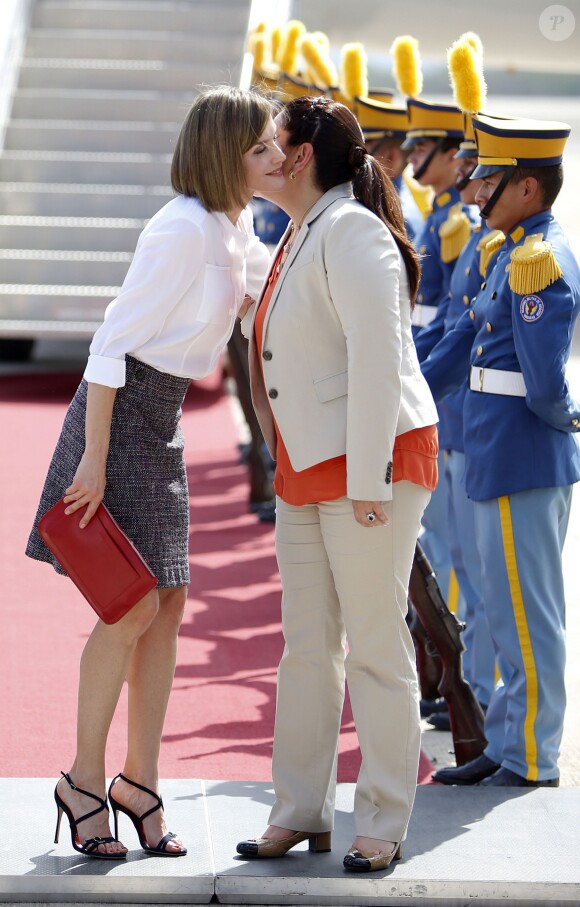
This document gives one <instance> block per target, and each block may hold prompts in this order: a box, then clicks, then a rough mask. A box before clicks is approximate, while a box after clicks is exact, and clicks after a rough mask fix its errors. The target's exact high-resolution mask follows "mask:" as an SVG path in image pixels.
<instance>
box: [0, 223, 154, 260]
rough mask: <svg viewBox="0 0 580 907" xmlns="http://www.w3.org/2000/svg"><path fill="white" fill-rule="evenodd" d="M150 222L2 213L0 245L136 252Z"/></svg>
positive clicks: (25, 247) (26, 247)
mask: <svg viewBox="0 0 580 907" xmlns="http://www.w3.org/2000/svg"><path fill="white" fill-rule="evenodd" d="M146 223H147V221H146V220H145V219H142V218H112V217H23V216H20V217H8V216H5V215H1V216H0V247H2V248H20V249H69V250H82V249H84V250H100V251H111V252H114V251H119V252H134V251H135V246H136V245H137V240H138V238H139V234H140V233H141V231H142V230H143V227H144V226H145V224H146Z"/></svg>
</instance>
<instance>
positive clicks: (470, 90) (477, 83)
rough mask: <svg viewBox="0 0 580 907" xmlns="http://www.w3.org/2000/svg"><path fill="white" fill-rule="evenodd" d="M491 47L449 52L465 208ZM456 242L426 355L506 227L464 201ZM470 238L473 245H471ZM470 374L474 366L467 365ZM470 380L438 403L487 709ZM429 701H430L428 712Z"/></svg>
mask: <svg viewBox="0 0 580 907" xmlns="http://www.w3.org/2000/svg"><path fill="white" fill-rule="evenodd" d="M482 57H483V48H482V47H481V41H480V40H479V38H478V36H477V35H473V34H469V35H462V37H461V38H459V40H458V41H456V42H455V44H454V45H453V46H452V47H451V48H450V49H449V50H448V52H447V61H448V67H449V75H450V77H451V84H452V87H453V93H454V99H455V102H456V104H457V106H458V107H459V108H460V109H461V110H463V111H464V115H463V132H464V137H463V141H462V142H461V144H460V146H459V151H458V152H457V153H456V155H455V167H456V174H457V179H456V183H455V188H456V189H457V190H458V191H459V194H460V197H461V201H462V202H463V204H464V205H474V204H475V195H476V192H477V188H478V185H479V183H478V181H476V180H471V179H470V176H471V175H472V173H473V171H474V170H475V168H476V166H477V145H476V143H475V136H474V134H473V124H472V114H473V113H475V112H477V111H479V110H481V109H482V108H483V107H484V104H485V96H486V89H485V80H484V78H483V70H482V63H481V60H482ZM444 231H447V235H448V236H450V237H452V238H453V240H454V242H455V243H456V244H457V245H459V246H463V248H462V251H461V252H460V253H459V257H458V258H457V261H456V264H455V267H454V269H453V274H452V275H451V282H450V286H449V299H448V302H446V303H445V304H440V306H439V311H438V314H437V316H436V318H435V319H434V320H433V321H432V322H431V324H430V325H429V326H428V327H426V328H424V329H423V330H422V331H420V333H419V334H418V335H417V336H416V337H415V344H416V347H417V354H418V356H419V360H420V361H422V360H423V359H425V358H426V356H427V354H428V353H429V351H430V350H431V349H432V348H433V346H434V345H435V344H436V343H437V341H438V340H439V339H441V337H442V336H443V335H444V334H447V333H449V331H451V330H452V329H453V328H454V327H455V324H456V323H457V321H458V320H459V319H460V318H461V316H462V315H463V313H464V312H465V311H466V309H469V308H470V306H471V303H472V299H473V298H474V297H475V296H476V294H477V293H478V292H479V289H480V286H481V283H482V281H483V280H484V279H485V278H486V276H487V274H488V273H489V271H490V269H491V267H492V266H493V261H494V252H495V253H497V251H498V250H499V247H500V245H501V244H502V243H503V241H504V239H505V237H504V235H503V233H501V231H499V230H493V231H491V230H490V228H489V227H488V226H487V224H485V222H483V225H482V222H481V219H479V223H477V224H472V223H471V222H470V221H469V219H468V217H467V216H466V214H465V212H464V211H462V209H461V205H457V206H456V207H455V208H452V209H451V212H450V216H449V217H448V219H447V221H446V222H445V224H444V225H443V227H442V228H441V232H442V233H443V232H444ZM464 243H465V245H464ZM465 374H466V377H467V369H466V373H465ZM466 390H467V381H465V383H464V384H463V386H462V387H460V388H459V389H458V390H456V391H454V392H453V393H451V394H449V395H448V396H447V397H445V398H444V399H443V400H441V401H439V402H438V405H437V410H438V413H439V444H440V447H441V449H442V450H444V451H445V454H446V456H445V460H444V466H443V470H444V476H445V481H446V486H447V505H448V510H447V515H448V532H449V542H450V554H451V563H452V565H453V569H454V571H455V575H456V577H457V583H458V585H459V589H460V591H461V599H462V603H463V608H462V610H461V611H460V613H459V614H458V616H459V617H460V618H461V619H462V620H463V621H464V622H465V630H464V632H463V637H462V638H463V643H464V645H465V651H464V653H463V657H462V664H463V671H464V674H465V678H466V680H467V681H469V683H470V684H471V687H472V689H473V691H474V693H475V695H476V697H477V699H478V701H479V703H480V705H481V706H482V708H483V709H484V710H485V709H486V708H487V706H488V705H489V701H490V699H491V694H492V692H493V688H494V685H495V655H494V650H493V644H492V641H491V636H490V632H489V626H488V623H487V617H486V614H485V609H484V607H483V595H482V588H481V564H480V560H479V552H478V550H477V545H476V539H475V520H474V511H473V501H471V500H470V499H469V498H468V496H467V494H466V492H465V488H464V486H463V481H462V480H463V473H464V470H465V453H464V447H463V402H464V399H465V393H466ZM434 706H435V714H433V715H431V716H430V717H429V716H428V717H427V721H428V723H429V724H431V725H432V726H433V727H436V728H439V729H441V730H450V722H449V713H448V711H447V707H446V706H447V704H446V702H445V700H437V702H436V703H434ZM426 708H427V703H423V704H422V709H423V710H424V711H425V710H426Z"/></svg>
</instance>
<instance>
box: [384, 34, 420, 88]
mask: <svg viewBox="0 0 580 907" xmlns="http://www.w3.org/2000/svg"><path fill="white" fill-rule="evenodd" d="M390 54H391V57H392V58H393V75H394V77H395V81H396V83H397V88H398V90H399V92H400V93H401V94H403V95H406V96H407V97H408V98H416V97H418V96H419V95H420V94H421V91H422V90H423V73H422V71H421V58H420V56H419V42H418V41H417V39H416V38H413V37H412V36H411V35H400V36H399V37H398V38H395V40H394V41H393V43H392V44H391V50H390Z"/></svg>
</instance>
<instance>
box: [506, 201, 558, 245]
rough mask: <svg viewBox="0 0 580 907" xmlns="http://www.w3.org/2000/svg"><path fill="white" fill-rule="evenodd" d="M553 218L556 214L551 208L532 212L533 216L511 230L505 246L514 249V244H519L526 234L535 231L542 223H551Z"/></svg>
mask: <svg viewBox="0 0 580 907" xmlns="http://www.w3.org/2000/svg"><path fill="white" fill-rule="evenodd" d="M553 220H554V216H553V214H552V212H551V210H550V211H539V212H538V213H537V214H532V215H531V217H526V219H525V220H523V221H521V223H519V224H518V225H517V226H516V227H514V228H513V229H512V230H510V232H509V233H508V235H507V237H506V243H505V248H506V249H513V248H514V246H518V245H519V244H520V243H521V241H522V240H523V238H524V237H525V236H528V235H529V234H530V233H533V232H534V231H535V229H536V227H539V226H540V224H545V223H549V224H550V223H552V221H553Z"/></svg>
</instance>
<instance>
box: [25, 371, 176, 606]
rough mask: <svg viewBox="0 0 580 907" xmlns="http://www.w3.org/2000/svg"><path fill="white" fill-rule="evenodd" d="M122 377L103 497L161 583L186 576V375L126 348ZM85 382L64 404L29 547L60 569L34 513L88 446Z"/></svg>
mask: <svg viewBox="0 0 580 907" xmlns="http://www.w3.org/2000/svg"><path fill="white" fill-rule="evenodd" d="M126 363H127V371H126V383H125V385H124V387H121V388H119V390H118V391H117V394H116V397H115V403H114V406H113V418H112V423H111V440H110V445H109V454H108V458H107V484H106V488H105V496H104V498H103V503H104V504H105V505H106V506H107V507H108V508H109V510H110V511H111V514H112V515H113V517H114V518H115V519H116V520H117V522H118V523H119V525H120V526H121V528H122V529H123V530H124V531H125V532H126V534H127V535H128V536H129V538H130V539H131V540H132V541H133V543H134V544H135V545H136V546H137V548H138V549H139V551H140V552H141V554H142V555H143V557H144V558H145V560H146V561H147V563H148V564H149V566H150V568H151V570H152V571H153V572H154V573H155V575H156V576H157V579H158V585H159V586H160V587H165V588H167V587H171V586H183V585H186V584H187V583H189V560H188V541H189V492H188V485H187V475H186V472H185V462H184V458H183V432H182V430H181V427H180V425H179V419H180V417H181V405H182V403H183V398H184V397H185V393H186V391H187V388H188V387H189V384H190V380H189V378H177V377H175V376H174V375H168V374H164V373H162V372H159V371H157V370H156V369H154V368H152V367H151V366H149V365H145V364H144V363H143V362H139V361H138V360H137V359H134V358H133V357H132V356H127V359H126ZM87 387H88V385H87V382H86V381H85V380H84V378H83V380H82V381H81V383H80V385H79V387H78V390H77V392H76V394H75V396H74V398H73V400H72V402H71V404H70V406H69V409H68V412H67V415H66V417H65V420H64V423H63V427H62V432H61V435H60V438H59V440H58V442H57V445H56V449H55V452H54V455H53V457H52V461H51V464H50V466H49V469H48V474H47V477H46V481H45V484H44V489H43V492H42V495H41V499H40V504H39V506H38V512H37V514H36V519H35V521H34V527H33V529H32V532H31V533H30V538H29V540H28V545H27V548H26V554H27V555H28V556H29V557H32V558H35V559H36V560H40V561H47V562H48V563H50V564H52V565H53V567H54V569H55V570H56V571H57V572H58V573H62V574H63V575H65V576H66V573H65V571H64V570H63V568H62V567H61V565H60V564H59V562H58V561H57V560H56V558H55V557H54V555H53V554H52V552H51V551H50V550H49V549H48V548H47V546H46V545H45V544H44V542H43V540H42V539H41V537H40V535H39V534H38V531H37V529H36V526H37V524H38V521H39V519H40V518H41V517H42V516H43V514H45V513H46V511H47V510H49V509H50V508H51V507H52V506H53V505H54V504H56V503H57V502H58V501H59V500H60V499H61V498H62V497H63V496H64V493H65V489H66V488H68V486H69V485H70V484H71V482H72V480H73V478H74V475H75V472H76V470H77V467H78V465H79V462H80V459H81V457H82V455H83V452H84V449H85V412H86V401H87Z"/></svg>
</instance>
